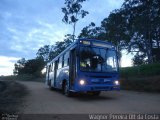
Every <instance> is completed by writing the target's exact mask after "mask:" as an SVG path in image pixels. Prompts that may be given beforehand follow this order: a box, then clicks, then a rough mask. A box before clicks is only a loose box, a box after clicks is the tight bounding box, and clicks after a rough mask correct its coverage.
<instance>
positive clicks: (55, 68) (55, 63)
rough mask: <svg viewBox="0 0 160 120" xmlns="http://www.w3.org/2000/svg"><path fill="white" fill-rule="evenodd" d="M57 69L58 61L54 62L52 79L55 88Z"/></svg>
mask: <svg viewBox="0 0 160 120" xmlns="http://www.w3.org/2000/svg"><path fill="white" fill-rule="evenodd" d="M57 69H58V60H56V61H55V62H54V79H53V82H54V83H53V85H54V87H56V79H57Z"/></svg>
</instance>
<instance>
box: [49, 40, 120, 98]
mask: <svg viewBox="0 0 160 120" xmlns="http://www.w3.org/2000/svg"><path fill="white" fill-rule="evenodd" d="M66 56H68V57H66ZM65 60H66V62H65ZM64 63H66V64H64ZM118 63H119V62H118V56H117V51H116V49H115V47H114V46H113V45H112V44H111V43H109V42H104V41H100V40H93V39H78V40H77V41H76V42H75V43H73V44H72V45H71V46H69V47H68V48H67V49H66V50H64V51H63V52H62V53H60V54H59V55H58V56H57V57H56V58H54V59H53V60H52V61H51V62H50V63H49V64H48V67H47V68H48V69H47V75H46V82H47V84H48V85H49V86H50V87H53V88H58V89H62V90H63V92H64V94H65V95H67V96H70V95H71V93H73V92H77V93H78V92H79V93H80V92H84V93H92V94H93V95H99V94H100V92H101V91H112V90H120V83H119V69H118V66H119V65H118ZM53 66H54V67H53ZM59 66H60V67H59ZM50 71H51V72H50Z"/></svg>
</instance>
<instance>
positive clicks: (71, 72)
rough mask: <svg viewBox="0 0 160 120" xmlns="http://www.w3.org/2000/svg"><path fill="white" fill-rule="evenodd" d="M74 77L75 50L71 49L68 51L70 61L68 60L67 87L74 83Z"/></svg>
mask: <svg viewBox="0 0 160 120" xmlns="http://www.w3.org/2000/svg"><path fill="white" fill-rule="evenodd" d="M75 78H76V50H75V49H73V50H71V52H70V61H69V88H71V86H72V85H73V83H74V80H75Z"/></svg>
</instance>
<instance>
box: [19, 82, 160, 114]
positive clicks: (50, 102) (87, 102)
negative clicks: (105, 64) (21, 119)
mask: <svg viewBox="0 0 160 120" xmlns="http://www.w3.org/2000/svg"><path fill="white" fill-rule="evenodd" d="M21 83H22V84H24V85H26V86H27V87H28V89H29V91H30V93H29V95H28V96H27V97H26V101H25V103H24V107H22V111H23V113H26V114H30V113H31V114H36V113H38V114H45V113H47V114H50V113H54V114H56V113H58V114H61V113H65V114H68V113H86V114H87V113H88V114H89V113H159V112H160V107H159V106H160V94H151V93H141V92H131V91H119V92H118V91H113V92H102V94H101V95H100V96H99V97H91V96H90V97H89V96H85V95H83V96H76V97H71V98H69V97H66V96H64V95H63V94H62V93H61V92H59V91H51V90H49V89H48V88H47V86H46V85H45V84H44V83H38V82H21Z"/></svg>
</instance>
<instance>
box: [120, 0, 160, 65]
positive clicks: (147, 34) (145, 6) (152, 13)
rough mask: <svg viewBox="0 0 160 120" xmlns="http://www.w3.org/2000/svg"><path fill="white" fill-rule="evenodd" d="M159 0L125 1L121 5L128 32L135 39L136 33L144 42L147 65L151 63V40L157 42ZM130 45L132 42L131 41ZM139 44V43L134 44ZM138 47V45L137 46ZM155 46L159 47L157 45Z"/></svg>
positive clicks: (159, 22)
mask: <svg viewBox="0 0 160 120" xmlns="http://www.w3.org/2000/svg"><path fill="white" fill-rule="evenodd" d="M159 6H160V1H159V0H125V2H124V4H123V9H124V11H125V12H124V16H125V18H126V20H127V22H128V31H129V32H130V33H132V35H133V36H132V37H135V36H134V35H135V33H138V35H139V37H141V38H142V39H143V40H144V41H143V42H144V44H145V47H146V51H145V52H146V55H147V58H148V63H152V62H153V53H152V49H153V40H154V38H155V39H156V41H157V43H158V42H159V37H158V36H159V34H158V33H159V32H158V29H159V28H160V9H159ZM131 42H132V43H131V44H132V45H133V44H134V41H131ZM135 44H139V43H135ZM137 46H139V45H137ZM157 46H159V45H158V44H157Z"/></svg>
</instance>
